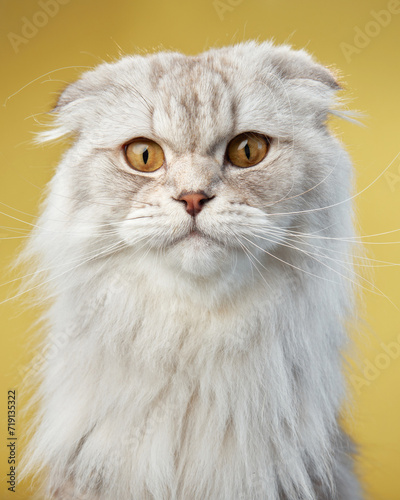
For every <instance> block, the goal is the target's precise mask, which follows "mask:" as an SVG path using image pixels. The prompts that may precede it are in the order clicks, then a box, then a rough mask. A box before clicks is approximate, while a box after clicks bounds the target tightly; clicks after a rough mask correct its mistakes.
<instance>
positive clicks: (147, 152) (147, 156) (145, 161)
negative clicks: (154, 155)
mask: <svg viewBox="0 0 400 500" xmlns="http://www.w3.org/2000/svg"><path fill="white" fill-rule="evenodd" d="M142 156H143V161H144V163H145V164H146V163H147V161H148V159H149V150H148V149H147V148H146V149H145V150H144V151H143V154H142Z"/></svg>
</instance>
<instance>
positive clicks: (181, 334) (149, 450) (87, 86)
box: [26, 42, 361, 500]
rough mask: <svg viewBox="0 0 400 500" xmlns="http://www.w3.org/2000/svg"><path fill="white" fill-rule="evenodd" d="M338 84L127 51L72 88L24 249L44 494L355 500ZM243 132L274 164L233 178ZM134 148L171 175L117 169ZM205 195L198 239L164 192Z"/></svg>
mask: <svg viewBox="0 0 400 500" xmlns="http://www.w3.org/2000/svg"><path fill="white" fill-rule="evenodd" d="M336 88H337V84H336V83H335V80H334V78H333V76H332V75H331V73H329V72H328V70H326V69H325V68H323V67H322V66H319V65H318V64H316V63H315V62H314V61H313V60H312V59H311V58H310V56H308V55H307V54H306V53H305V52H303V51H300V52H295V51H292V50H290V49H289V48H288V47H273V46H272V45H271V44H269V43H263V44H260V45H257V44H256V43H254V42H249V43H246V44H240V45H237V46H234V47H226V48H223V49H219V50H211V51H209V52H208V53H205V54H202V55H200V56H197V57H193V58H189V57H186V56H183V55H180V54H173V53H161V54H156V55H152V56H147V57H139V56H136V57H127V58H124V59H122V60H121V61H119V62H117V63H115V64H106V65H102V66H100V67H99V68H98V69H96V70H94V71H93V72H89V73H87V74H85V75H83V77H82V78H81V80H79V81H78V82H77V83H75V84H73V85H71V86H70V87H68V88H67V89H66V90H65V92H64V93H63V94H62V96H61V98H60V101H59V104H58V107H57V108H56V111H57V124H56V127H55V128H54V129H53V130H52V131H50V132H46V133H45V135H44V136H42V138H44V139H56V138H59V137H62V136H63V135H74V136H75V142H74V143H73V145H72V147H71V148H70V149H69V150H68V151H67V152H66V154H65V156H64V158H63V160H62V161H61V163H60V165H59V167H58V169H57V172H56V174H55V176H54V178H53V180H52V182H51V184H50V187H49V194H48V198H47V201H46V204H45V207H44V210H43V213H42V215H41V217H40V219H39V221H38V228H37V229H35V230H34V232H33V234H32V238H31V241H30V244H29V247H28V249H27V251H26V255H27V256H28V257H29V258H32V257H34V258H36V259H37V260H38V264H37V266H38V270H39V271H40V269H47V272H46V273H45V274H46V279H44V278H43V273H40V272H39V273H38V277H39V278H40V280H43V281H47V284H46V286H45V290H46V291H45V294H44V296H45V297H48V300H49V309H48V312H47V314H46V318H45V319H46V325H47V327H46V331H47V337H46V341H45V342H46V343H50V344H51V345H52V346H53V350H52V355H51V356H49V359H48V362H47V363H46V366H45V367H44V369H43V377H42V378H43V380H42V381H41V384H40V389H39V392H38V396H39V400H40V407H39V408H40V409H39V414H38V420H37V425H38V429H37V431H36V434H35V437H34V439H33V440H32V442H31V445H30V450H29V452H28V453H27V460H26V462H27V465H26V470H28V471H36V470H40V469H42V468H44V469H45V470H46V471H47V473H48V479H47V480H46V488H47V494H48V495H54V496H55V497H57V498H80V496H81V497H82V498H87V499H90V500H92V499H95V498H96V499H101V500H110V499H111V498H118V499H121V500H124V499H126V500H131V499H132V500H133V499H135V500H136V499H140V500H142V499H155V500H172V499H177V500H178V499H179V500H183V499H185V500H186V499H196V500H197V499H198V500H200V499H202V500H203V499H210V500H232V499H235V500H236V499H246V500H247V499H268V500H278V499H290V500H294V499H307V500H315V499H328V498H339V499H341V500H357V499H360V498H361V494H360V491H359V487H358V484H357V481H356V480H355V478H354V477H353V473H352V463H351V458H350V457H349V456H347V452H348V449H347V448H346V444H345V438H344V435H343V433H342V431H341V430H340V428H339V424H338V420H337V419H338V416H339V413H340V408H341V405H342V402H343V400H344V397H345V389H344V381H343V376H342V351H343V349H345V348H346V344H347V334H346V329H345V326H346V321H348V320H350V319H351V317H352V311H353V291H352V289H353V283H354V280H355V278H354V273H353V269H352V258H351V248H350V245H349V243H348V240H349V239H351V237H352V236H353V227H352V221H351V217H352V209H351V202H349V201H348V200H349V199H350V198H351V165H350V162H349V159H348V157H347V155H346V153H345V152H344V151H343V149H342V147H341V145H340V144H339V142H338V141H337V140H336V139H335V138H333V137H332V136H331V135H330V134H329V132H328V131H327V129H326V126H325V120H326V116H327V113H328V112H329V110H330V109H331V108H332V107H333V106H334V93H335V90H336ZM215 96H217V99H216V101H215V102H214V104H211V103H212V102H213V97H215ZM245 131H257V132H260V133H264V134H265V135H268V136H270V137H272V138H273V142H272V143H271V149H270V151H269V154H268V155H267V157H266V159H265V160H264V161H263V162H261V163H260V164H259V165H257V166H255V167H251V168H250V169H239V168H237V167H232V166H229V165H224V154H225V149H226V145H227V143H228V142H229V140H230V139H232V138H233V137H234V136H235V135H237V134H239V133H241V132H245ZM139 136H144V137H149V138H153V139H154V140H157V142H159V144H160V145H161V146H162V147H163V149H164V152H165V157H166V161H167V168H164V167H163V168H162V169H160V170H159V171H156V172H154V173H152V174H142V173H137V172H134V171H132V170H131V169H130V168H129V167H128V166H127V165H126V164H125V162H124V158H123V155H122V152H121V149H120V148H121V145H122V144H124V143H125V142H126V141H128V140H130V139H132V138H134V137H139ZM193 144H194V146H193ZM144 177H146V178H145V179H144ZM199 189H201V190H205V191H207V192H209V193H210V195H214V196H215V198H214V199H213V200H211V201H210V202H209V203H207V204H206V205H205V206H204V208H203V210H202V211H201V212H200V214H199V215H198V216H197V217H196V220H197V227H198V228H199V230H200V231H202V232H203V234H204V235H206V236H201V237H199V236H194V237H188V236H187V235H188V232H189V231H190V227H191V224H192V221H191V217H190V215H189V214H187V213H186V211H185V210H184V207H183V206H182V203H180V202H177V201H176V200H174V199H173V198H174V197H175V198H176V197H177V196H178V194H179V193H180V192H181V191H182V190H188V191H196V190H199ZM138 217H140V218H138ZM298 233H302V234H298ZM179 239H180V240H179ZM294 247H296V248H294ZM55 492H56V493H55ZM68 495H71V496H68Z"/></svg>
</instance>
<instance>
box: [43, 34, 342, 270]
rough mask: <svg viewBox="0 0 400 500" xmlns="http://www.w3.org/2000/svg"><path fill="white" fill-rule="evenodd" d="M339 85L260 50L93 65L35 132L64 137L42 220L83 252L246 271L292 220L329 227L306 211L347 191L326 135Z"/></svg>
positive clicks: (278, 53)
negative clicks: (243, 265)
mask: <svg viewBox="0 0 400 500" xmlns="http://www.w3.org/2000/svg"><path fill="white" fill-rule="evenodd" d="M338 88H339V85H338V83H337V82H336V80H335V78H334V76H333V75H332V73H331V72H330V71H329V70H328V69H326V68H324V67H323V66H321V65H319V64H317V63H315V62H314V61H313V59H312V58H311V57H310V56H309V55H308V54H307V53H305V52H304V51H293V50H291V49H290V48H289V47H286V46H281V47H274V46H273V45H272V44H270V43H267V42H266V43H262V44H257V43H255V42H247V43H243V44H239V45H236V46H232V47H224V48H221V49H213V50H210V51H208V52H205V53H203V54H200V55H198V56H185V55H182V54H179V53H167V52H166V53H157V54H152V55H147V56H129V57H125V58H123V59H121V60H120V61H118V62H116V63H112V64H108V63H106V64H102V65H101V66H99V67H97V68H96V69H94V70H93V71H89V72H87V73H85V74H84V75H83V76H82V77H81V78H80V79H79V80H78V81H77V82H76V83H73V84H71V85H70V86H68V87H67V88H66V90H65V91H64V92H63V93H62V94H61V96H60V98H59V101H58V103H57V106H56V108H55V110H54V111H55V114H56V122H55V127H54V128H53V129H52V130H50V131H48V132H45V133H42V135H41V139H42V140H53V139H58V138H60V137H63V136H73V137H74V142H73V145H72V147H71V148H70V149H69V150H68V151H67V153H66V155H65V156H64V159H63V161H62V162H61V164H60V165H59V167H58V171H57V174H56V176H55V178H54V180H53V183H52V186H51V190H50V197H49V200H50V203H48V207H49V210H53V211H54V210H55V208H54V207H57V208H58V210H57V211H56V212H53V214H54V213H57V219H58V220H60V213H61V214H65V224H66V226H68V228H69V234H70V235H71V234H72V232H73V233H74V234H76V233H79V235H80V236H79V244H80V245H81V247H82V246H84V245H85V244H86V242H87V243H88V244H89V242H90V245H92V246H91V248H93V245H95V244H97V245H99V242H108V243H109V244H110V245H112V244H113V242H114V243H115V245H116V246H118V245H119V244H120V245H121V246H123V248H124V249H125V250H126V249H128V251H129V249H132V252H134V251H135V252H138V253H137V255H139V254H143V252H145V253H146V255H153V256H154V258H157V259H160V260H162V261H163V262H165V263H167V264H168V266H170V267H172V268H174V269H176V270H179V271H182V272H184V273H189V274H192V275H197V276H206V275H213V274H215V273H219V272H221V270H223V269H231V268H232V266H233V265H234V263H237V262H239V263H240V262H242V261H243V262H247V263H251V259H252V258H253V257H254V258H256V259H259V258H262V256H263V255H264V256H265V255H266V253H265V251H267V252H271V251H273V250H274V249H275V248H276V247H277V246H278V245H279V243H280V241H282V238H283V237H284V231H285V229H286V228H288V227H290V226H291V225H293V224H294V223H296V224H300V225H302V227H303V228H306V229H307V230H311V229H313V228H314V227H313V226H314V225H315V224H317V219H318V223H319V224H320V225H321V223H322V224H325V225H328V224H329V220H322V221H321V218H322V219H323V218H324V217H325V215H326V214H318V215H316V214H314V213H309V214H307V215H305V214H303V213H302V212H303V211H304V208H305V207H306V208H313V207H317V206H320V205H321V204H329V203H332V202H335V199H336V197H337V195H338V193H340V190H341V189H342V187H343V186H344V188H343V189H347V184H346V175H347V173H346V171H347V170H348V169H346V168H345V167H343V165H342V164H343V163H346V161H345V160H344V157H343V152H342V150H341V147H340V146H339V144H338V143H337V141H336V140H335V139H334V138H333V137H332V136H331V135H330V134H329V133H328V131H327V128H326V119H327V114H328V113H329V110H330V109H331V108H332V106H333V105H334V103H335V97H334V95H335V92H336V90H338ZM327 175H329V176H330V183H324V182H323V179H324V178H325V177H326V176H327ZM341 186H342V187H341ZM327 217H328V216H327ZM61 218H63V216H61ZM49 224H50V222H49ZM71 230H72V231H71ZM58 231H59V228H58ZM73 240H74V237H73V236H69V239H68V245H72V244H73ZM100 246H101V245H100ZM118 248H120V247H118ZM132 255H133V254H132Z"/></svg>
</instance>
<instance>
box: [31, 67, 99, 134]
mask: <svg viewBox="0 0 400 500" xmlns="http://www.w3.org/2000/svg"><path fill="white" fill-rule="evenodd" d="M93 73H94V71H88V72H86V73H84V74H83V75H82V76H81V77H80V78H79V80H77V81H76V82H74V83H71V84H69V85H68V86H67V87H66V88H65V89H64V90H63V91H62V92H61V94H60V95H59V97H58V99H57V103H56V105H55V106H54V107H53V109H52V110H51V111H50V113H49V114H50V116H51V117H52V118H53V120H52V123H51V126H50V128H49V129H48V130H45V131H43V132H39V133H38V134H37V135H36V137H35V142H36V143H43V142H49V141H57V140H59V139H63V138H65V137H71V136H72V137H74V136H77V135H79V133H80V131H81V130H82V127H83V125H84V117H85V115H87V114H88V113H89V112H90V109H91V106H90V104H91V103H92V102H93V98H94V97H95V96H96V94H97V92H98V91H99V88H100V82H99V81H98V78H96V76H95V75H93ZM103 86H104V84H103Z"/></svg>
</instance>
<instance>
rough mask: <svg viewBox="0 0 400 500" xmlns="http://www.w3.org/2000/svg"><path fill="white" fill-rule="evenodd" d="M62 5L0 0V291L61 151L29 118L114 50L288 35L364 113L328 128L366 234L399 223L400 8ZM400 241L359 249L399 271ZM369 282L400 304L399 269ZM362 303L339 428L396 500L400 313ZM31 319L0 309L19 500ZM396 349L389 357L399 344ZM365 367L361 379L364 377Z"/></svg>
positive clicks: (375, 241)
mask: <svg viewBox="0 0 400 500" xmlns="http://www.w3.org/2000/svg"><path fill="white" fill-rule="evenodd" d="M47 1H49V0H44V3H46V2H47ZM63 3H64V5H60V6H59V11H58V12H57V13H56V15H54V16H53V17H49V18H48V19H47V21H46V18H45V17H43V15H41V14H38V13H40V12H43V7H42V6H41V5H40V1H39V0H33V1H31V0H29V1H28V0H1V2H0V5H1V7H0V8H1V13H0V25H1V29H0V46H1V73H2V76H1V81H0V85H1V92H0V117H1V122H2V133H1V136H0V137H1V143H2V144H1V148H0V202H1V203H3V204H2V205H1V206H0V210H1V211H2V212H4V213H5V214H8V215H4V214H3V215H1V214H0V237H1V240H0V266H1V268H2V270H4V276H3V275H2V278H1V283H5V282H7V281H9V280H10V279H13V278H15V277H17V276H16V275H15V274H13V273H6V269H7V266H8V265H9V263H10V262H11V260H12V258H13V256H15V254H16V251H17V248H18V246H19V245H21V243H22V242H23V241H24V238H23V237H22V238H21V237H20V236H21V235H24V234H25V230H26V229H28V228H29V224H28V223H32V221H33V215H34V214H36V213H37V208H38V202H39V199H40V196H41V192H42V189H43V187H44V186H45V184H46V183H47V181H48V180H49V179H50V178H51V176H52V173H53V171H54V167H55V165H56V164H57V160H58V158H59V156H60V153H61V151H62V146H50V147H47V146H46V147H37V146H33V145H32V143H31V140H32V137H33V136H32V132H37V131H38V130H39V129H40V126H39V125H38V124H37V122H43V121H44V120H45V117H44V116H43V114H42V113H43V112H44V111H46V110H49V109H50V108H51V107H52V106H53V104H54V103H55V100H56V95H57V93H58V92H59V91H60V90H61V89H62V88H63V87H64V86H65V85H66V84H67V83H68V82H70V81H73V80H74V79H75V78H77V76H78V75H79V74H80V73H81V72H82V71H83V70H84V68H82V66H94V65H96V64H98V63H100V62H101V61H102V60H106V61H109V60H111V59H114V58H116V57H118V55H119V53H127V54H130V53H135V52H143V51H154V50H159V49H174V50H180V51H183V52H185V53H189V54H193V53H197V52H201V51H203V50H204V49H207V48H209V47H211V46H221V45H226V44H231V43H233V42H240V41H243V40H247V39H250V38H257V39H259V40H264V39H271V38H273V39H275V41H276V42H277V43H283V42H286V41H289V42H290V43H291V44H292V45H293V46H294V47H295V48H302V47H306V48H307V49H308V50H309V51H310V52H311V53H313V54H314V55H315V56H316V58H317V59H318V60H320V61H321V62H322V63H324V64H328V65H333V66H335V67H336V68H338V69H339V70H340V74H341V75H342V81H343V82H344V83H345V91H344V92H342V95H343V97H345V98H346V99H350V100H351V101H350V102H349V104H348V106H349V107H350V108H352V109H358V110H361V111H363V112H364V113H365V114H366V116H365V118H364V119H363V122H364V124H365V125H366V126H365V127H359V126H356V125H353V124H349V123H347V122H342V121H339V120H337V119H335V120H333V121H332V127H333V129H334V131H335V133H336V134H337V135H339V136H340V137H341V139H342V140H343V142H344V143H345V144H346V146H347V148H348V150H349V152H350V154H351V156H352V158H353V160H354V165H355V169H356V172H357V191H358V192H359V191H361V190H363V189H364V188H365V187H366V186H368V185H369V184H370V183H371V182H373V181H374V180H375V179H377V180H376V181H375V182H374V183H373V184H372V185H371V186H370V187H369V188H368V189H366V190H365V192H363V193H362V194H360V195H359V196H357V197H356V205H357V213H358V217H359V225H360V232H361V234H362V235H376V234H377V233H382V232H386V231H391V230H394V229H396V228H399V227H400V224H399V221H400V196H399V195H400V155H399V156H398V157H396V155H397V154H398V153H399V140H398V138H399V130H400V127H399V124H400V104H399V89H400V66H399V49H400V46H399V42H400V14H391V19H390V21H389V22H387V21H386V22H385V23H384V24H387V25H386V26H380V25H377V24H375V25H373V24H372V25H371V24H368V23H371V21H373V20H374V18H373V14H372V13H371V11H372V10H375V11H376V12H378V11H381V10H382V9H385V10H387V9H388V6H389V5H390V2H389V1H387V0H383V1H382V0H379V1H371V0H363V1H353V2H348V1H345V0H336V1H335V2H325V1H317V0H314V1H311V0H307V1H304V0H303V1H301V2H300V1H296V0H291V1H289V0H287V1H280V2H279V1H277V0H220V1H213V0H202V1H200V0H197V1H190V0H186V1H177V0H170V1H164V2H163V1H162V0H147V1H140V2H139V1H135V0H133V1H132V0H112V1H100V0H97V1H95V0H69V1H68V0H64V1H63ZM399 10H400V9H399ZM24 18H26V19H27V20H28V21H31V22H32V21H33V20H34V21H35V22H36V23H39V24H42V26H41V27H40V28H38V29H37V32H36V33H35V32H33V35H32V32H31V33H29V35H30V36H31V38H30V39H27V43H22V42H21V43H20V44H19V45H17V46H14V47H13V45H12V43H11V41H10V36H12V35H10V34H11V33H14V34H15V35H19V36H22V33H23V32H22V30H23V26H24V24H26V20H25V19H24ZM357 27H358V28H359V29H360V30H361V31H363V32H365V30H367V32H369V33H370V35H367V38H366V39H365V37H364V39H363V40H356V42H357V44H358V45H359V47H357V46H356V45H355V42H354V37H355V36H356V33H357ZM343 43H346V44H349V45H352V46H353V47H355V49H356V50H353V49H351V47H349V45H347V46H346V48H347V52H348V54H347V57H346V54H345V52H344V46H343ZM14 45H15V44H14ZM361 45H365V46H364V47H360V46H361ZM350 52H351V53H350ZM8 97H9V99H7V98H8ZM6 99H7V101H6ZM391 162H392V163H391ZM389 165H390V166H389ZM388 166H389V168H388V170H387V171H386V172H384V171H385V169H386V168H387V167H388ZM381 174H382V175H381ZM379 175H381V176H380V177H379V178H378V176H379ZM4 204H6V205H8V206H9V207H7V206H6V205H4ZM11 207H12V208H11ZM31 214H33V215H31ZM16 219H21V221H18V220H16ZM11 228H19V229H20V230H21V229H22V232H21V231H20V232H15V230H14V229H11ZM399 236H400V235H399V233H397V232H394V233H392V234H388V235H383V236H370V237H366V238H365V241H366V242H367V243H368V244H367V245H366V247H367V250H368V255H369V256H370V257H372V258H375V259H379V260H382V261H387V262H392V263H393V264H397V265H398V264H399V263H400V258H399V248H400V246H399V245H398V244H394V243H388V242H395V241H397V240H399V239H400V237H399ZM373 264H374V265H376V264H377V263H374V262H373ZM373 274H374V280H375V283H376V286H377V287H378V288H379V289H380V290H381V291H382V293H383V294H385V295H386V296H388V297H389V298H390V299H391V300H392V301H393V302H395V303H396V304H397V305H398V306H400V300H399V299H400V294H399V289H400V287H399V282H400V281H399V279H400V272H399V267H396V265H390V266H386V267H374V268H373ZM13 293H15V288H12V287H11V285H5V286H2V287H0V301H3V300H5V299H7V297H10V296H12V294H13ZM364 297H365V304H366V314H365V317H366V318H365V319H366V325H365V326H363V328H362V331H360V332H356V338H357V345H358V347H359V356H358V357H359V360H358V365H357V366H356V365H352V366H353V368H352V370H353V375H356V376H357V377H358V378H354V377H353V379H352V381H353V384H352V385H351V387H352V388H353V389H354V391H353V392H354V407H353V410H352V413H351V415H349V416H348V417H347V418H346V422H347V427H348V428H349V429H350V431H351V434H352V435H353V436H354V438H355V439H356V440H357V441H358V442H359V444H360V451H361V455H360V457H361V458H360V460H359V466H360V472H361V474H362V478H363V483H364V485H365V487H366V488H367V490H368V492H369V497H368V498H371V499H373V500H399V499H400V355H399V356H396V355H395V354H393V355H392V357H391V358H389V357H388V355H385V346H386V347H387V346H388V345H389V344H390V342H396V345H398V344H399V341H400V321H399V320H400V313H399V311H398V310H397V309H396V308H395V307H394V306H393V305H392V304H391V303H390V301H389V300H388V299H387V298H385V297H384V296H383V295H382V294H379V293H378V294H373V293H371V292H365V293H364ZM36 314H37V313H35V311H32V310H27V308H26V304H25V303H24V301H23V300H22V298H20V299H17V300H15V301H11V302H6V303H4V304H2V305H0V331H1V343H0V346H1V347H0V348H1V351H0V360H1V392H0V470H1V476H0V481H1V483H0V500H6V499H8V498H16V499H28V498H30V495H29V493H28V489H27V484H21V485H19V486H18V487H17V493H16V494H14V495H13V494H9V493H8V492H7V490H6V487H5V474H6V472H7V463H6V459H7V450H6V417H7V413H6V400H7V390H8V389H10V388H16V389H17V390H18V389H20V390H21V377H22V373H23V370H22V367H23V366H24V365H26V364H27V363H28V361H29V359H30V358H31V357H32V355H33V354H32V352H33V351H30V350H29V349H28V340H29V339H30V338H31V337H32V335H33V332H32V331H29V330H28V329H29V326H30V325H31V324H32V322H33V320H34V318H35V317H36ZM392 348H393V349H394V351H393V353H395V349H396V346H394V347H393V345H392ZM385 356H386V357H385ZM368 363H370V364H369V365H368ZM368 366H369V370H370V371H367V372H365V374H364V373H363V370H364V371H365V370H366V368H367V367H368ZM371 366H375V370H374V369H373V368H371ZM376 366H378V368H376ZM366 377H367V378H366ZM368 377H369V380H368ZM360 381H361V382H360ZM26 424H27V421H26V419H24V418H22V416H21V415H20V416H19V420H18V435H19V436H22V435H23V434H24V430H26V428H27V425H26ZM121 500H122V499H121Z"/></svg>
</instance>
